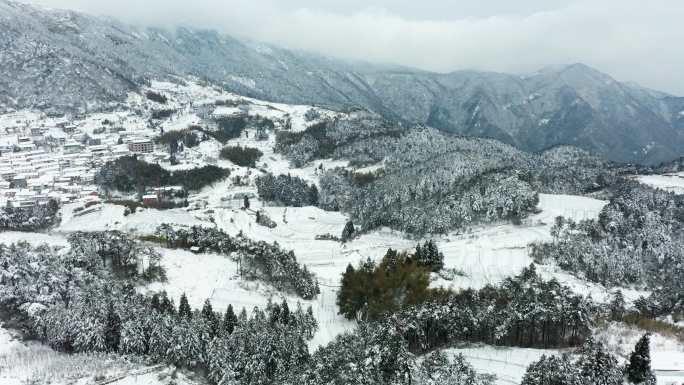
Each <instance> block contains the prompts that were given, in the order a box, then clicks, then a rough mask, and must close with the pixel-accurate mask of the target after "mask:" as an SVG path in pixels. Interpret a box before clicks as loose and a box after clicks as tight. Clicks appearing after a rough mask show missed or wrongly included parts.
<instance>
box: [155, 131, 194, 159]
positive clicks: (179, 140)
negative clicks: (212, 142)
mask: <svg viewBox="0 0 684 385" xmlns="http://www.w3.org/2000/svg"><path fill="white" fill-rule="evenodd" d="M156 141H157V143H161V144H165V145H167V146H169V154H172V155H173V154H175V153H177V152H182V151H183V148H184V147H187V148H193V147H196V146H198V145H199V144H200V137H199V135H197V133H195V132H194V131H193V130H191V129H185V130H173V131H167V132H165V133H163V134H162V135H161V136H159V137H158V138H157V139H156Z"/></svg>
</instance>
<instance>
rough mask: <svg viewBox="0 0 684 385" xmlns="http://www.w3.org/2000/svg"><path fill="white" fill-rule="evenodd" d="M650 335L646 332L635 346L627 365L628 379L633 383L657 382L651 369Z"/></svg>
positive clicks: (649, 383) (648, 383)
mask: <svg viewBox="0 0 684 385" xmlns="http://www.w3.org/2000/svg"><path fill="white" fill-rule="evenodd" d="M649 343H650V335H649V334H648V333H646V334H644V336H643V337H641V339H639V341H638V342H637V343H636V345H635V346H634V351H633V352H632V354H631V355H630V356H629V364H628V365H627V379H628V380H629V382H630V383H632V384H647V385H652V384H655V382H656V381H655V375H654V374H653V371H652V370H651V351H650V347H649Z"/></svg>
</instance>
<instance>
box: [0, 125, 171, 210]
mask: <svg viewBox="0 0 684 385" xmlns="http://www.w3.org/2000/svg"><path fill="white" fill-rule="evenodd" d="M46 121H47V122H48V123H45V122H41V123H37V124H35V125H27V124H26V122H24V121H21V120H17V121H16V124H14V125H8V124H6V123H5V124H3V127H0V205H2V206H1V207H6V206H12V207H27V206H32V205H36V204H41V203H43V202H47V201H48V200H50V199H56V200H58V201H60V202H62V203H68V202H72V201H75V200H79V199H97V196H98V190H97V186H96V185H95V174H96V173H97V170H98V169H99V167H100V166H102V165H103V164H104V163H105V162H107V161H110V160H114V159H116V158H119V157H122V156H127V155H131V154H141V155H143V156H146V157H154V156H157V157H162V156H163V153H162V154H159V153H155V152H154V151H155V144H154V142H153V140H152V139H151V137H152V136H153V134H154V133H153V132H151V131H150V132H145V131H143V132H136V131H134V132H127V131H125V130H124V129H122V128H114V127H113V126H110V127H104V126H103V127H100V128H97V129H95V130H86V129H85V128H84V127H81V126H79V125H77V124H73V123H70V122H69V121H67V120H66V119H57V120H55V119H51V120H50V119H46ZM84 125H85V124H84ZM150 160H151V161H155V160H156V159H150Z"/></svg>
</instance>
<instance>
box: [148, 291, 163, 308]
mask: <svg viewBox="0 0 684 385" xmlns="http://www.w3.org/2000/svg"><path fill="white" fill-rule="evenodd" d="M150 307H152V310H156V311H161V302H160V300H159V293H154V294H153V295H152V299H151V300H150Z"/></svg>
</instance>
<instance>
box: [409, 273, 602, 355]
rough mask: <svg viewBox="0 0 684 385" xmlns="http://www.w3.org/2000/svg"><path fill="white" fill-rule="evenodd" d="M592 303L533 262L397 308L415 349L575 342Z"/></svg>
mask: <svg viewBox="0 0 684 385" xmlns="http://www.w3.org/2000/svg"><path fill="white" fill-rule="evenodd" d="M593 315H594V306H593V304H592V302H591V301H590V300H589V299H586V298H584V297H582V296H579V295H575V294H573V293H572V291H571V290H570V288H569V287H567V286H563V285H561V284H560V283H559V282H558V281H556V280H550V281H545V280H543V279H542V278H541V277H540V276H539V274H537V273H536V270H535V268H534V265H531V266H530V267H529V268H526V269H524V270H523V271H522V273H521V274H520V275H518V276H516V277H512V278H507V279H505V280H504V281H503V282H502V283H501V284H499V285H497V286H486V287H484V288H482V289H480V290H471V289H468V290H463V291H461V292H458V293H453V292H448V291H437V292H435V293H433V295H432V298H430V299H429V300H428V301H427V302H425V303H422V304H419V305H416V306H412V307H408V308H406V309H404V310H401V311H399V312H398V313H396V315H395V316H396V317H397V319H399V320H401V322H402V324H403V325H405V329H404V331H403V334H404V336H405V338H406V339H407V341H408V343H409V347H410V349H411V351H416V352H425V351H430V350H431V349H434V348H438V347H441V346H444V345H448V344H451V343H457V342H483V343H486V344H490V345H507V346H521V347H539V348H550V347H560V346H574V345H577V344H579V343H582V341H584V339H585V338H586V337H587V336H588V335H589V334H590V326H591V324H592V319H593Z"/></svg>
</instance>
